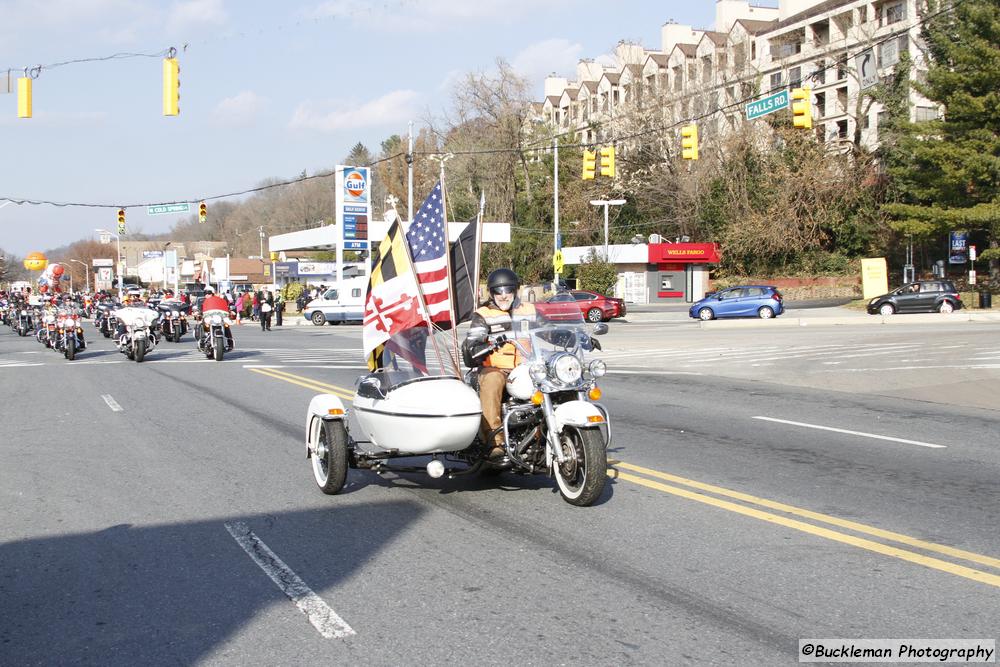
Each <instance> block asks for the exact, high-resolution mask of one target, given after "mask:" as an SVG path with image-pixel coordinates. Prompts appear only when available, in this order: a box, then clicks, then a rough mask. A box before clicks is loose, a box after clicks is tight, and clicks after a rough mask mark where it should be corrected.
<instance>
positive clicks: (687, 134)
mask: <svg viewBox="0 0 1000 667" xmlns="http://www.w3.org/2000/svg"><path fill="white" fill-rule="evenodd" d="M681 157H682V158H684V159H685V160H697V159H698V126H697V125H695V124H693V123H692V124H691V125H685V126H684V127H682V128H681Z"/></svg>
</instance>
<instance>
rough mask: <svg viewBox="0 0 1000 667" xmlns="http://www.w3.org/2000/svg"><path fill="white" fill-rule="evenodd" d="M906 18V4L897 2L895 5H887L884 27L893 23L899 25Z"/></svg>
mask: <svg viewBox="0 0 1000 667" xmlns="http://www.w3.org/2000/svg"><path fill="white" fill-rule="evenodd" d="M905 18H906V3H904V2H897V3H896V4H893V5H886V7H885V14H884V20H883V21H882V25H892V24H893V23H899V22H900V21H902V20H903V19H905Z"/></svg>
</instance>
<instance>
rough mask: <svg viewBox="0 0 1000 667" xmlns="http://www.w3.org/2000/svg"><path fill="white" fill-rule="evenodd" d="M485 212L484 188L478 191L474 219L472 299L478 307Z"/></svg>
mask: <svg viewBox="0 0 1000 667" xmlns="http://www.w3.org/2000/svg"><path fill="white" fill-rule="evenodd" d="M485 213H486V190H482V191H480V193H479V217H478V219H477V220H476V258H475V261H474V262H473V267H474V270H475V272H476V273H475V275H474V276H472V301H473V303H475V304H476V307H477V308H478V307H479V271H480V269H481V267H480V266H479V264H480V261H481V260H482V257H483V217H484V215H485Z"/></svg>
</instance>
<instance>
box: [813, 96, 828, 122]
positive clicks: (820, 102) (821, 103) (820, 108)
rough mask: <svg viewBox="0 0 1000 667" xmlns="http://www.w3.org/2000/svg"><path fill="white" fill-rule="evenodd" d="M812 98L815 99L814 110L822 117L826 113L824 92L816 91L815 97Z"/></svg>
mask: <svg viewBox="0 0 1000 667" xmlns="http://www.w3.org/2000/svg"><path fill="white" fill-rule="evenodd" d="M814 99H815V100H816V103H815V106H816V112H817V113H818V114H819V117H820V118H822V117H823V116H825V115H826V93H816V97H815V98H814Z"/></svg>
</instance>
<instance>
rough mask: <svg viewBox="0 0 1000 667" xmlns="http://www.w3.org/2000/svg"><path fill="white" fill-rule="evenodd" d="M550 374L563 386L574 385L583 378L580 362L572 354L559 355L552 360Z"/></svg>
mask: <svg viewBox="0 0 1000 667" xmlns="http://www.w3.org/2000/svg"><path fill="white" fill-rule="evenodd" d="M551 367H552V373H553V375H555V377H556V379H557V380H559V382H561V383H563V384H576V383H577V382H579V381H580V378H581V377H582V376H583V367H582V366H581V364H580V360H579V359H577V358H576V357H575V356H573V355H572V354H560V355H557V356H556V358H555V359H553V360H552V366H551Z"/></svg>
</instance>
